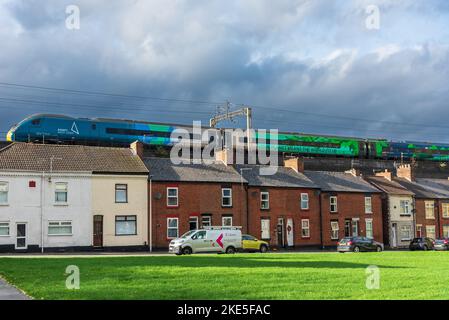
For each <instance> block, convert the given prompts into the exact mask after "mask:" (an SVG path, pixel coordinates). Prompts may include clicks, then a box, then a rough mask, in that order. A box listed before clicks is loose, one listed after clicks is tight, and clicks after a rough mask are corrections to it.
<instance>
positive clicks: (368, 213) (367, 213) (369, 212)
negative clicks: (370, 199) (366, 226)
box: [365, 212, 373, 214]
mask: <svg viewBox="0 0 449 320" xmlns="http://www.w3.org/2000/svg"><path fill="white" fill-rule="evenodd" d="M365 214H373V213H372V212H365Z"/></svg>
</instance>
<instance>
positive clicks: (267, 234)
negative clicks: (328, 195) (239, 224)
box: [236, 158, 321, 247]
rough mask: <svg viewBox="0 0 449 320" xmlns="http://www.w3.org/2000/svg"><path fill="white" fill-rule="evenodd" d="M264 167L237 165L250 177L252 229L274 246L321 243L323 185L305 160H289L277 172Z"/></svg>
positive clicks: (249, 222)
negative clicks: (268, 172)
mask: <svg viewBox="0 0 449 320" xmlns="http://www.w3.org/2000/svg"><path fill="white" fill-rule="evenodd" d="M260 168H262V166H257V165H253V166H249V165H247V166H237V167H236V169H237V170H238V171H239V172H241V174H242V176H243V177H244V178H245V180H247V181H248V210H249V215H248V230H249V231H248V232H249V233H250V234H251V235H253V236H255V237H257V238H259V239H262V240H265V241H268V242H269V243H270V245H271V246H274V247H306V246H309V247H320V244H321V232H320V228H321V225H320V210H319V189H318V186H317V185H316V184H314V183H313V182H312V181H310V179H309V178H307V177H306V176H305V175H304V173H303V172H302V171H303V164H302V160H300V159H298V158H293V159H289V160H286V161H285V166H284V167H278V168H277V171H276V173H275V174H273V175H261V174H260V171H259V169H260Z"/></svg>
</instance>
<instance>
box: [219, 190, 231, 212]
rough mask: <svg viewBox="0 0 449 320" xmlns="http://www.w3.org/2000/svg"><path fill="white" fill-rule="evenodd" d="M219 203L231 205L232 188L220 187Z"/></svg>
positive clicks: (226, 205) (224, 205) (225, 205)
mask: <svg viewBox="0 0 449 320" xmlns="http://www.w3.org/2000/svg"><path fill="white" fill-rule="evenodd" d="M221 205H222V206H223V207H232V189H231V188H222V189H221Z"/></svg>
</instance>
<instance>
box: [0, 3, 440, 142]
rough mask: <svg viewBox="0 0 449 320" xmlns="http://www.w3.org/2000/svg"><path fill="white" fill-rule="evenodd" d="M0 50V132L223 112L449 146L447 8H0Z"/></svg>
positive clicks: (262, 123)
mask: <svg viewBox="0 0 449 320" xmlns="http://www.w3.org/2000/svg"><path fill="white" fill-rule="evenodd" d="M68 5H76V6H78V8H79V10H80V28H79V29H68V28H67V27H66V20H67V17H68V16H69V15H68V14H67V13H66V7H67V6H68ZM369 5H376V6H377V8H378V9H379V17H380V20H379V29H373V28H368V27H367V20H368V22H370V21H371V22H372V21H373V20H372V19H371V18H372V17H373V16H372V12H373V11H370V10H368V12H367V8H368V6H369ZM70 21H72V20H70ZM370 26H373V25H372V24H370ZM0 48H1V50H0V131H1V132H4V131H7V129H8V128H9V127H10V126H11V125H12V124H14V123H16V122H18V121H19V120H21V119H23V118H24V117H25V116H27V115H29V114H32V113H40V112H51V113H61V114H68V115H73V116H76V117H119V118H130V119H146V120H150V121H151V120H152V121H162V122H174V123H191V121H192V120H202V121H204V122H207V121H208V119H209V117H210V116H211V115H213V114H214V113H215V112H216V108H217V106H218V105H220V104H222V103H224V101H226V100H228V101H230V102H231V103H232V104H233V105H232V107H233V108H238V106H239V105H241V104H246V105H249V106H252V107H253V111H254V125H255V127H260V128H279V129H280V130H281V131H299V132H309V133H323V134H338V135H349V136H361V137H383V138H388V139H396V140H425V141H441V142H449V135H448V134H447V132H448V131H449V86H448V84H449V2H448V1H445V0H441V1H436V0H435V1H433V0H430V1H422V0H409V1H405V0H391V1H388V0H378V1H376V0H369V1H364V0H358V1H355V0H354V1H346V0H345V1H342V0H341V1H338V0H335V1H330V0H313V1H312V0H297V1H294V0H281V1H262V0H245V1H239V0H235V1H232V0H230V1H211V0H207V1H202V0H195V1H193V0H192V1H175V0H173V1H167V0H161V1H156V0H151V1H148V0H146V1H137V0H134V1H131V0H129V1H107V0H104V1H93V0H86V1H77V0H71V1H43V0H35V1H33V0H26V1H18V0H0ZM18 85H20V86H18ZM22 85H24V86H22ZM36 87H40V88H36ZM44 88H61V89H70V90H79V91H82V92H70V91H61V90H47V89H44ZM85 91H92V92H98V93H111V94H113V95H110V94H88V93H86V92H85ZM239 124H240V123H239V122H238V123H237V124H236V125H239ZM0 134H4V133H0Z"/></svg>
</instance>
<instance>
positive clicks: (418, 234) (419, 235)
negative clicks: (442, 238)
mask: <svg viewBox="0 0 449 320" xmlns="http://www.w3.org/2000/svg"><path fill="white" fill-rule="evenodd" d="M416 236H417V237H418V238H421V237H422V225H417V226H416Z"/></svg>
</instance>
